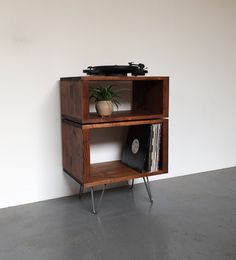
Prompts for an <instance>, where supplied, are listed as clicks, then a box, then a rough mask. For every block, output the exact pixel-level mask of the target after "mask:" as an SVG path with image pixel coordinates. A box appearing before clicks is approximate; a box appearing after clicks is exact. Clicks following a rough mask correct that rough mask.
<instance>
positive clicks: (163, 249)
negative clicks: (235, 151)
mask: <svg viewBox="0 0 236 260" xmlns="http://www.w3.org/2000/svg"><path fill="white" fill-rule="evenodd" d="M151 188H152V192H153V197H154V200H155V201H154V203H153V205H151V204H150V203H149V201H148V197H147V194H146V190H145V186H144V185H143V184H138V185H135V186H134V189H133V191H129V190H128V189H127V188H120V189H115V190H110V191H107V192H106V193H105V197H104V201H103V204H102V207H101V209H100V212H99V214H98V215H92V214H91V213H90V212H89V210H90V197H89V194H85V196H84V197H83V198H82V200H78V197H77V196H73V197H67V198H62V199H56V200H50V201H45V202H39V203H34V204H28V205H24V206H18V207H12V208H8V209H2V210H0V260H49V259H50V260H54V259H55V260H56V259H57V260H61V259H68V260H74V259H76V260H83V259H86V260H93V259H94V260H95V259H96V260H100V259H101V260H106V259H109V260H110V259H111V260H116V259H129V260H139V259H140V260H141V259H142V260H143V259H145V260H149V259H150V260H152V259H153V260H154V259H155V260H159V259H160V260H161V259H164V260H166V259H168V260H172V259H179V260H185V259H194V260H195V259H196V260H205V259H212V260H218V259H219V260H233V259H236V168H230V169H225V170H219V171H215V172H208V173H200V174H194V175H191V176H190V175H189V176H185V177H178V178H172V179H168V180H161V181H154V182H151ZM97 196H98V194H96V197H97Z"/></svg>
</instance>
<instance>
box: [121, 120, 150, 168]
mask: <svg viewBox="0 0 236 260" xmlns="http://www.w3.org/2000/svg"><path fill="white" fill-rule="evenodd" d="M149 140H150V125H137V126H131V127H130V128H129V131H128V135H127V140H126V144H125V147H124V149H123V152H122V157H121V161H122V162H123V163H124V164H126V165H128V166H129V167H131V168H133V169H135V170H137V171H139V172H143V171H144V170H145V166H146V160H147V156H148V153H149V142H150V141H149Z"/></svg>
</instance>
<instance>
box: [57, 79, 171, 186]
mask: <svg viewBox="0 0 236 260" xmlns="http://www.w3.org/2000/svg"><path fill="white" fill-rule="evenodd" d="M113 81H116V83H117V84H118V86H119V84H120V86H122V84H123V85H124V84H126V86H129V87H131V88H132V91H131V92H132V97H131V99H132V108H131V111H117V112H116V111H115V112H113V114H112V116H111V117H108V118H101V117H99V116H97V114H96V113H89V88H90V87H93V86H94V84H95V85H96V84H97V82H103V83H104V84H105V83H109V84H111V82H113ZM121 81H123V82H124V81H126V82H125V83H119V82H121ZM60 87H61V114H62V145H63V168H64V170H65V172H67V173H68V174H69V175H70V176H71V177H72V178H73V179H75V180H76V181H77V182H79V183H81V184H82V185H83V186H84V187H92V186H97V185H102V184H109V183H115V182H121V181H126V180H129V179H133V178H140V177H144V176H153V175H157V174H163V173H167V172H168V119H166V117H168V115H169V78H168V77H147V76H145V77H143V76H141V77H113V76H112V77H105V76H104V77H103V76H85V77H71V78H61V81H60ZM155 123H161V124H162V135H161V147H160V167H159V170H158V171H157V172H145V173H139V172H137V171H135V170H134V169H131V168H130V167H128V166H126V165H124V164H123V163H121V161H113V162H104V163H98V164H90V139H89V136H90V135H89V133H90V129H95V130H94V131H96V129H99V128H110V127H127V126H132V125H142V124H155Z"/></svg>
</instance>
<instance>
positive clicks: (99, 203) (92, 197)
mask: <svg viewBox="0 0 236 260" xmlns="http://www.w3.org/2000/svg"><path fill="white" fill-rule="evenodd" d="M105 189H106V184H105V185H104V186H103V189H102V193H101V196H100V198H99V201H98V207H97V208H98V209H100V206H101V203H102V199H103V195H104V192H105ZM91 200H92V213H93V214H97V210H96V207H95V200H94V193H93V187H91Z"/></svg>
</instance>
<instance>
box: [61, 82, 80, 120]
mask: <svg viewBox="0 0 236 260" xmlns="http://www.w3.org/2000/svg"><path fill="white" fill-rule="evenodd" d="M60 96H61V115H62V117H65V118H75V119H76V121H78V122H80V121H81V120H82V118H83V93H82V86H81V82H79V81H66V80H61V81H60Z"/></svg>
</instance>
